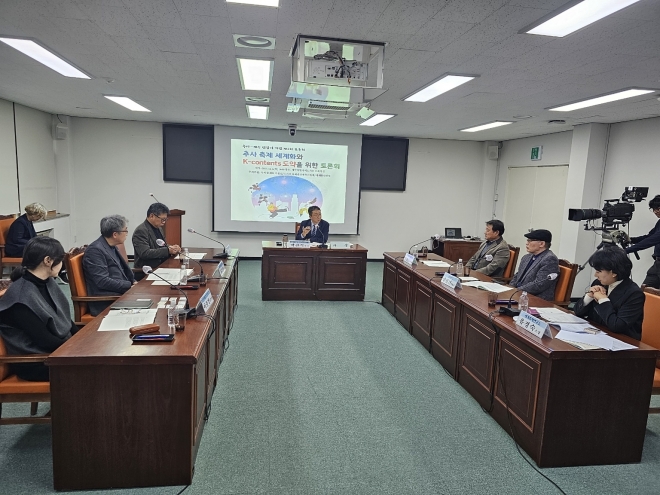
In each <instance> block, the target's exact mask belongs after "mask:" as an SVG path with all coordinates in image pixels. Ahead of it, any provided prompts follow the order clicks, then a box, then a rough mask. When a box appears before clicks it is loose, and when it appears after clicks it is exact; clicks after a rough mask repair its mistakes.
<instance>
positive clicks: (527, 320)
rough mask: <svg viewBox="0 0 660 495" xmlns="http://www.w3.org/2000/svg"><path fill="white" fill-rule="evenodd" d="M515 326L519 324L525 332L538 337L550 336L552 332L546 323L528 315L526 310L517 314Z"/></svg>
mask: <svg viewBox="0 0 660 495" xmlns="http://www.w3.org/2000/svg"><path fill="white" fill-rule="evenodd" d="M516 326H519V327H520V328H522V329H523V330H525V331H526V332H529V333H531V334H532V335H536V336H537V337H538V338H541V337H550V338H552V334H551V333H550V327H549V326H548V324H547V323H546V322H545V321H543V320H539V319H538V318H536V317H534V316H532V315H530V314H529V313H528V312H526V311H521V312H520V314H519V315H518V319H517V320H516Z"/></svg>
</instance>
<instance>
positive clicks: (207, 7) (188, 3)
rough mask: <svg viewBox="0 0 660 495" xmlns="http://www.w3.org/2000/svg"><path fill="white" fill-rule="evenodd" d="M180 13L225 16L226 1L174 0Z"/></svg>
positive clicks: (226, 12)
mask: <svg viewBox="0 0 660 495" xmlns="http://www.w3.org/2000/svg"><path fill="white" fill-rule="evenodd" d="M174 4H175V5H176V8H177V9H178V11H179V13H181V14H193V15H210V16H227V15H228V11H227V2H223V1H220V0H174Z"/></svg>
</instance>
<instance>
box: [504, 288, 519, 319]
mask: <svg viewBox="0 0 660 495" xmlns="http://www.w3.org/2000/svg"><path fill="white" fill-rule="evenodd" d="M518 292H520V289H516V291H515V292H514V293H513V294H511V297H510V298H509V303H508V304H507V305H506V308H500V314H503V315H506V316H518V315H519V314H520V310H519V309H517V308H512V307H511V304H513V296H515V295H516V294H517V293H518Z"/></svg>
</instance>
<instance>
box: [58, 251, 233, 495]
mask: <svg viewBox="0 0 660 495" xmlns="http://www.w3.org/2000/svg"><path fill="white" fill-rule="evenodd" d="M190 251H191V252H206V253H207V256H206V258H211V256H212V255H213V253H214V250H212V249H198V248H191V249H190ZM234 254H236V255H237V251H234ZM224 261H225V264H226V265H227V267H226V268H225V271H224V274H223V275H222V276H223V277H227V278H226V279H223V280H220V279H215V280H209V281H208V284H207V286H206V287H200V288H199V289H198V290H190V291H186V294H187V295H188V299H189V302H190V306H191V307H195V305H196V304H197V302H198V300H199V298H200V297H201V295H202V294H203V293H204V291H205V290H206V289H207V288H208V289H210V291H211V294H212V295H213V299H214V302H213V305H212V306H211V308H210V309H209V311H208V312H207V314H209V315H210V316H211V318H212V319H213V321H214V322H215V325H213V323H212V322H211V321H210V320H209V319H208V318H204V317H198V318H196V319H189V320H188V321H187V324H186V328H185V330H184V331H182V332H177V333H176V337H175V340H174V341H173V342H171V343H158V344H135V345H133V344H132V342H131V340H130V338H129V333H128V330H125V331H109V332H99V331H98V328H99V325H100V324H101V320H102V317H103V316H104V315H105V314H106V313H107V312H108V310H106V311H104V312H103V313H102V314H101V315H99V316H98V317H97V318H96V319H94V320H93V321H92V322H91V323H89V324H88V325H86V326H85V327H84V328H82V329H81V330H80V331H79V332H78V333H77V334H76V335H74V336H73V337H72V338H71V339H70V340H69V341H68V342H66V343H65V344H64V345H62V346H61V347H60V348H59V349H58V350H56V351H55V352H54V353H52V354H51V355H50V357H49V358H48V360H47V361H46V364H47V365H48V366H49V367H50V383H51V385H50V389H51V414H52V429H53V478H54V485H55V489H56V490H90V489H98V488H129V487H144V486H165V485H187V484H190V483H191V481H192V477H193V472H194V465H195V457H196V455H197V450H198V448H199V444H200V441H201V437H202V432H203V430H204V424H205V420H206V417H207V415H208V413H209V411H210V407H211V398H212V395H213V391H214V390H215V385H216V382H217V379H218V366H219V364H220V362H221V359H222V353H223V349H224V343H225V340H226V338H227V335H228V332H229V329H230V328H231V324H232V321H233V317H234V308H235V305H236V302H237V301H236V300H237V276H238V258H237V257H236V258H233V259H229V260H224ZM179 263H180V262H179V260H175V259H169V260H168V261H166V262H165V263H163V264H162V265H160V266H161V267H165V268H174V267H178V266H179ZM202 265H203V266H204V273H206V274H207V275H210V274H211V273H212V272H213V270H214V269H215V267H216V265H215V264H212V263H203V264H202ZM190 267H191V268H193V269H194V271H195V274H198V273H199V268H198V265H197V264H196V263H194V262H191V263H190ZM151 283H152V281H150V280H146V278H145V279H143V280H141V281H140V282H139V283H138V284H137V285H135V286H134V287H133V288H131V289H130V290H129V291H128V292H127V293H126V294H124V295H123V296H122V298H121V300H127V301H130V300H136V299H144V298H150V299H152V300H153V301H154V304H153V306H152V308H154V307H155V306H156V304H158V302H159V300H160V299H161V297H164V296H167V297H179V296H180V295H181V293H180V292H179V291H176V290H171V289H170V287H169V286H162V285H151ZM155 322H156V323H158V324H160V326H161V333H166V332H167V313H166V310H164V309H162V310H159V311H158V314H157V316H156V321H155Z"/></svg>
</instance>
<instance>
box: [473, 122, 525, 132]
mask: <svg viewBox="0 0 660 495" xmlns="http://www.w3.org/2000/svg"><path fill="white" fill-rule="evenodd" d="M509 124H513V122H504V121H502V120H496V121H495V122H490V123H488V124H481V125H478V126H476V127H468V128H467V129H460V131H461V132H479V131H485V130H486V129H493V128H494V127H501V126H503V125H509Z"/></svg>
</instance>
